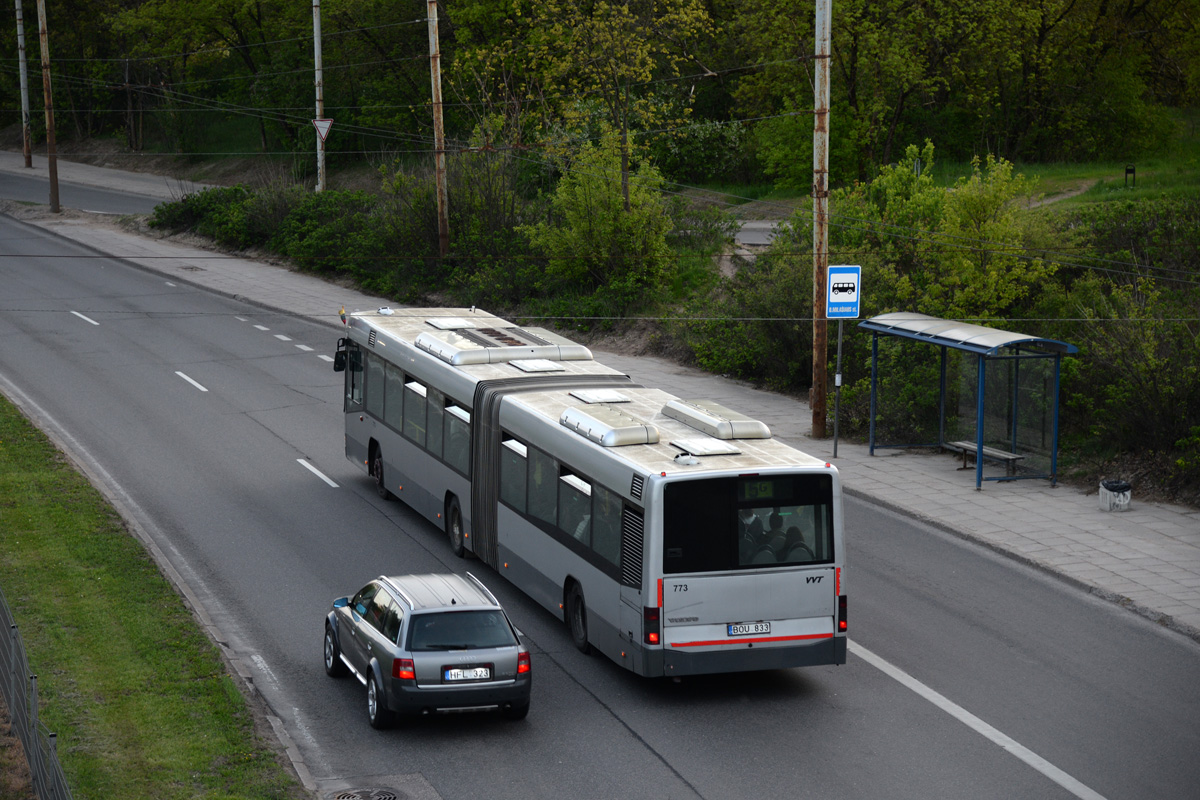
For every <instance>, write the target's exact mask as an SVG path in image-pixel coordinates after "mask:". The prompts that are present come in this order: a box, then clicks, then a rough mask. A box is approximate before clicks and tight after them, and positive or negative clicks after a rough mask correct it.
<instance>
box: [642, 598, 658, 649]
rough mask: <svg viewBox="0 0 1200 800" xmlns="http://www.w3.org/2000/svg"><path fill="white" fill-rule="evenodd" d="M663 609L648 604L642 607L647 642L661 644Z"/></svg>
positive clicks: (644, 639) (643, 629)
mask: <svg viewBox="0 0 1200 800" xmlns="http://www.w3.org/2000/svg"><path fill="white" fill-rule="evenodd" d="M660 612H661V609H658V608H654V607H653V606H646V607H644V608H643V609H642V634H643V641H645V642H646V644H661V643H662V637H661V636H660V635H659V634H660V633H662V619H661V617H660Z"/></svg>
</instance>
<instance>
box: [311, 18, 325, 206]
mask: <svg viewBox="0 0 1200 800" xmlns="http://www.w3.org/2000/svg"><path fill="white" fill-rule="evenodd" d="M313 63H314V64H315V65H316V78H315V80H314V83H315V84H316V87H317V119H319V120H323V119H325V79H324V77H323V76H322V73H321V0H313ZM324 189H325V137H324V136H322V135H321V133H320V131H319V130H318V132H317V188H316V191H318V192H320V191H323V190H324Z"/></svg>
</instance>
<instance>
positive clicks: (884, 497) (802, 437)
mask: <svg viewBox="0 0 1200 800" xmlns="http://www.w3.org/2000/svg"><path fill="white" fill-rule="evenodd" d="M4 155H7V154H0V181H2V180H3V173H4V172H5V171H6V169H7V170H11V169H12V168H11V167H8V166H7V165H8V164H9V163H10V161H11V163H12V164H13V165H14V166H15V167H16V168H20V167H21V166H22V162H21V161H20V155H19V154H17V158H16V160H11V159H7V158H4V157H3V156H4ZM79 166H81V165H69V164H68V163H67V162H61V161H60V162H59V175H60V179H63V180H68V178H67V177H66V176H67V175H70V176H71V177H70V178H69V179H70V180H74V181H76V182H80V183H83V182H86V181H85V180H84V179H83V178H87V179H89V180H102V181H103V184H102V185H104V186H106V187H109V188H118V187H122V186H125V185H127V184H124V183H123V182H122V181H123V180H125V178H124V177H122V176H126V175H127V174H126V173H115V174H111V173H113V171H106V170H103V168H98V167H89V168H87V170H86V175H83V177H80V175H82V172H76V171H75V167H79ZM97 170H101V171H100V172H97ZM97 176H99V177H97ZM159 180H161V179H159ZM131 191H137V189H134V188H132V187H131ZM31 222H33V224H36V225H39V226H40V227H42V228H45V229H46V230H49V231H53V232H55V233H57V234H59V235H62V236H64V237H67V238H69V239H72V240H75V241H78V242H80V243H83V244H86V245H89V246H91V247H93V248H95V249H96V250H98V251H101V252H103V253H107V254H110V255H113V256H115V257H119V258H123V259H125V260H126V261H129V262H131V263H133V264H136V265H138V266H140V267H143V268H145V269H148V270H153V271H155V272H159V273H162V274H165V275H169V276H171V279H172V280H175V281H178V282H182V283H188V284H192V285H196V286H201V287H204V288H207V289H211V290H213V291H216V292H219V293H221V294H224V295H227V296H231V297H237V298H239V299H243V300H246V301H248V302H251V303H254V304H257V305H260V306H262V307H264V308H270V309H274V310H279V311H283V312H286V313H291V314H296V315H299V316H304V317H308V318H312V319H314V320H317V321H319V322H322V323H325V324H327V325H329V326H330V327H333V328H340V327H341V325H340V321H339V319H338V308H339V306H341V305H343V304H344V305H345V307H346V309H347V310H350V311H353V310H360V309H367V308H374V307H377V306H378V305H381V304H383V302H382V301H381V300H379V299H378V298H375V297H371V296H368V295H364V294H362V293H359V292H356V291H352V290H348V289H344V288H341V287H338V286H335V285H333V284H330V283H327V282H325V281H323V280H321V279H318V278H315V277H312V276H308V275H303V274H300V273H296V272H291V271H289V270H287V269H285V268H283V267H278V266H272V265H268V264H264V263H260V262H256V261H252V260H249V259H243V258H237V257H229V256H224V255H221V254H218V253H214V252H210V251H206V250H202V249H198V248H192V247H186V246H181V245H178V244H175V243H172V242H168V241H163V240H156V239H151V238H146V237H141V236H138V235H137V234H134V233H129V232H125V231H121V230H116V229H114V228H113V227H112V226H111V225H107V224H100V221H99V220H98V219H97V220H91V219H89V218H87V217H86V216H80V215H78V214H74V215H65V216H64V217H62V218H45V217H43V218H41V219H38V220H31ZM333 336H334V334H333V333H331V338H330V342H331V344H330V347H331V348H332V341H333ZM596 356H597V359H598V360H600V361H602V362H604V363H606V364H609V365H611V366H613V367H615V368H617V369H620V370H622V371H624V372H627V373H628V374H630V375H632V376H633V377H635V378H637V379H639V380H641V381H643V382H645V383H647V384H648V385H653V386H659V387H661V388H663V389H665V390H667V391H670V392H673V393H675V394H677V395H680V396H683V397H688V398H708V399H711V400H714V401H716V402H719V403H721V404H723V405H727V406H730V407H732V408H736V409H738V410H741V411H743V412H745V413H750V414H752V415H753V416H755V417H757V418H758V419H761V420H763V421H764V422H766V423H767V424H768V425H769V426H770V428H771V430H772V432H773V433H774V434H775V435H776V436H777V437H779V438H780V439H782V440H784V441H787V442H789V443H791V444H793V445H794V446H796V447H799V448H800V449H802V450H805V451H807V452H809V453H812V454H813V455H816V456H818V457H824V458H826V459H831V460H833V461H835V463H836V464H837V467H838V469H839V470H840V471H841V473H842V479H843V485H844V486H845V488H846V491H847V493H849V494H852V495H855V496H859V497H863V498H867V499H870V500H872V501H875V502H877V503H880V504H883V505H885V506H887V507H889V508H891V509H893V510H895V511H897V512H900V513H903V514H905V515H908V516H910V517H915V518H917V519H920V520H923V521H925V522H927V523H929V524H931V525H934V526H936V527H938V528H940V529H943V530H946V531H949V532H951V533H954V534H957V535H960V536H963V537H965V538H968V539H971V540H973V541H976V542H979V543H981V544H984V545H986V546H988V547H990V548H992V549H994V550H996V551H998V552H1001V553H1004V554H1006V555H1009V556H1011V557H1013V558H1016V559H1018V560H1020V561H1022V562H1025V563H1027V564H1030V565H1033V566H1036V567H1038V568H1041V569H1044V570H1047V571H1049V572H1051V573H1053V574H1055V575H1058V576H1061V577H1062V578H1064V579H1066V580H1068V581H1070V582H1072V583H1074V584H1076V585H1078V586H1080V587H1081V588H1083V589H1085V590H1087V591H1089V592H1092V593H1094V594H1096V595H1098V596H1100V597H1103V598H1106V599H1108V600H1110V601H1113V602H1116V603H1119V604H1121V605H1123V606H1126V607H1128V608H1130V609H1131V610H1133V611H1136V612H1137V613H1139V614H1142V615H1143V616H1146V617H1148V618H1150V619H1153V620H1155V621H1157V622H1159V623H1160V624H1162V625H1164V626H1167V627H1169V628H1172V629H1174V630H1176V631H1179V632H1180V633H1183V634H1184V635H1187V636H1190V637H1191V638H1193V639H1195V640H1197V641H1200V510H1195V509H1190V508H1186V507H1181V506H1173V505H1168V504H1161V503H1145V502H1140V501H1139V500H1138V498H1137V487H1134V495H1133V502H1132V503H1131V506H1130V510H1129V511H1126V512H1105V511H1102V510H1101V509H1100V505H1099V499H1098V496H1097V493H1096V491H1095V490H1094V489H1093V490H1092V491H1091V492H1090V493H1084V492H1081V491H1079V490H1076V489H1072V488H1070V487H1067V486H1063V485H1059V486H1058V487H1057V488H1053V487H1051V486H1050V484H1049V481H1044V480H1026V481H1015V482H994V481H991V482H985V483H984V487H983V490H982V491H976V489H975V479H974V475H975V473H974V470H973V469H972V470H971V471H970V472H969V473H966V472H961V471H959V469H958V467H959V466H961V464H962V459H961V456H956V455H954V454H942V455H934V454H924V453H915V452H905V451H897V450H882V451H877V454H876V455H875V456H873V457H872V456H870V455H868V452H867V448H866V446H864V445H857V444H850V443H847V442H845V441H841V442H839V444H838V457H837V459H832V454H833V441H832V439H820V440H814V439H812V438H810V436H809V431H810V421H811V418H812V417H811V413H810V411H809V408H808V405H807V404H806V403H804V402H802V401H799V400H797V399H795V398H791V397H786V396H783V395H779V394H775V393H772V392H765V391H760V390H756V389H754V388H752V387H750V386H748V385H746V384H744V383H741V382H738V381H733V380H728V379H725V378H721V377H717V376H713V375H708V374H706V373H703V372H700V371H699V370H695V369H691V368H688V367H683V366H680V365H678V364H674V363H671V362H668V361H664V360H661V359H656V358H646V357H637V358H634V357H628V356H621V355H617V354H615V353H606V352H602V351H597V352H596ZM1002 470H1003V468H1002V467H995V468H992V467H985V469H984V474H985V475H987V476H998V475H1002V474H1003V472H1002Z"/></svg>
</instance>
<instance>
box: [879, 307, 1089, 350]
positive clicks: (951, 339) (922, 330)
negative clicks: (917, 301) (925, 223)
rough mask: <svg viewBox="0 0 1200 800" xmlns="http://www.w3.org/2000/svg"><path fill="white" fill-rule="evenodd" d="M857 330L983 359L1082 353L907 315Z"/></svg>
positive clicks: (1009, 333)
mask: <svg viewBox="0 0 1200 800" xmlns="http://www.w3.org/2000/svg"><path fill="white" fill-rule="evenodd" d="M858 327H860V328H866V329H867V330H869V331H874V332H876V333H880V334H885V335H889V336H902V337H905V338H907V339H916V340H917V341H922V342H928V343H929V344H935V345H939V346H941V347H952V348H954V349H955V350H966V351H967V352H970V353H977V354H979V355H983V356H994V355H996V354H997V353H998V352H999V351H1000V350H1001V349H1002V348H1005V347H1015V346H1017V345H1022V346H1030V347H1036V348H1039V349H1041V350H1046V351H1049V352H1054V353H1078V352H1079V348H1078V347H1076V346H1075V345H1073V344H1068V343H1067V342H1060V341H1058V340H1057V339H1043V338H1040V337H1037V336H1030V335H1028V334H1024V333H1014V332H1012V331H1002V330H1000V329H998V328H989V327H987V326H986V325H975V324H973V323H969V322H958V321H957V320H952V319H941V318H939V317H931V316H929V315H927V314H913V313H909V312H906V311H898V312H894V313H891V314H880V315H879V316H876V317H871V318H870V319H867V320H863V321H862V322H860V323H858Z"/></svg>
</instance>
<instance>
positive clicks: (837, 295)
mask: <svg viewBox="0 0 1200 800" xmlns="http://www.w3.org/2000/svg"><path fill="white" fill-rule="evenodd" d="M825 286H826V295H825V318H826V319H858V314H859V304H858V298H859V297H861V296H862V267H859V266H833V265H830V267H829V274H828V276H827V278H826V281H825Z"/></svg>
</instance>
